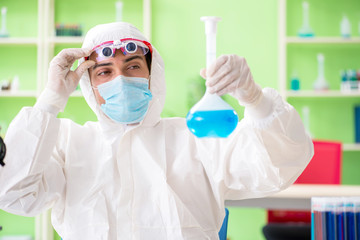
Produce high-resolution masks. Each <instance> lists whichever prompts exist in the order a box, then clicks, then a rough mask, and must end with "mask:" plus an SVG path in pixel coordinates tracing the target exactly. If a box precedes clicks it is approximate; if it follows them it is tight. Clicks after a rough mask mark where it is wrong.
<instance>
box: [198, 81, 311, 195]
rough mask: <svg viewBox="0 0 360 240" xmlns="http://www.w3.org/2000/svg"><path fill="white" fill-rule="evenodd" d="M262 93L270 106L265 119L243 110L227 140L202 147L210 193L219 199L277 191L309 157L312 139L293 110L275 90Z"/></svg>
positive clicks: (288, 181)
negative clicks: (216, 194)
mask: <svg viewBox="0 0 360 240" xmlns="http://www.w3.org/2000/svg"><path fill="white" fill-rule="evenodd" d="M263 93H264V98H265V99H266V101H271V103H272V104H270V105H269V106H271V111H269V114H268V115H267V116H265V117H261V118H259V117H258V116H254V115H251V114H249V111H247V110H246V109H245V117H244V119H243V120H241V121H240V122H239V125H238V127H237V129H236V130H235V131H234V132H233V133H232V134H231V136H230V137H229V138H228V139H226V140H224V141H222V140H220V141H217V142H207V143H206V144H204V145H203V147H204V149H203V151H202V152H203V153H205V154H203V156H205V157H206V159H203V161H204V162H206V164H209V165H211V167H210V169H211V170H210V175H211V176H210V178H211V179H212V180H213V182H214V184H215V188H216V189H213V190H214V191H217V192H218V193H219V194H220V196H221V198H222V199H223V200H236V199H237V200H240V199H247V198H257V197H264V196H266V195H270V194H272V193H276V192H278V191H281V190H283V189H285V188H287V187H288V186H289V185H291V184H292V183H293V182H294V181H295V180H296V178H297V177H298V176H299V175H300V174H301V173H302V171H303V170H304V169H305V167H306V166H307V164H308V163H309V161H310V160H311V158H312V156H313V143H312V140H311V138H310V137H309V135H308V134H307V133H306V130H305V128H304V126H303V123H302V121H301V119H300V116H299V115H298V113H297V112H296V110H295V109H294V108H293V107H292V106H291V105H290V104H288V103H286V102H285V101H283V99H282V98H281V96H280V95H279V94H278V92H277V91H276V90H274V89H269V88H267V89H264V90H263ZM219 142H220V143H219ZM209 144H210V146H209ZM209 149H212V151H209ZM208 152H211V154H209V153H208Z"/></svg>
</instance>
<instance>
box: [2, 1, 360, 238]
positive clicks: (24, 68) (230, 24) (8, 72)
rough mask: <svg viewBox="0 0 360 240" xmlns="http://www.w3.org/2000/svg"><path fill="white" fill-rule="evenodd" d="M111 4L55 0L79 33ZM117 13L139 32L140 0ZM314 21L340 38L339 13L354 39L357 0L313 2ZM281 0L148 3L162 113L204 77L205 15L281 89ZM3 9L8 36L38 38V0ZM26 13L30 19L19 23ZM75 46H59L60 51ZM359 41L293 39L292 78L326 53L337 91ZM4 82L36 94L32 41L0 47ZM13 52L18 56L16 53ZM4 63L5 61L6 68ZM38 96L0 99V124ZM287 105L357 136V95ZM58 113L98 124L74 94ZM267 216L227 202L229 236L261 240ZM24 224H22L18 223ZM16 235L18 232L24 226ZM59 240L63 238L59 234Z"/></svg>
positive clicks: (334, 134)
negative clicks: (160, 71)
mask: <svg viewBox="0 0 360 240" xmlns="http://www.w3.org/2000/svg"><path fill="white" fill-rule="evenodd" d="M114 2H115V0H110V1H102V2H101V9H100V8H99V3H98V2H96V1H85V0H82V1H71V0H61V1H55V7H56V10H55V22H62V23H80V24H82V26H83V28H84V30H85V31H87V30H88V29H89V28H91V27H92V26H94V25H96V24H99V23H105V22H110V21H113V20H114V19H115V11H114ZM123 2H124V13H123V19H124V20H125V21H128V22H131V23H133V24H134V25H135V26H137V27H138V28H140V29H141V30H142V28H143V26H142V14H141V13H142V1H141V0H123ZM301 2H302V1H301V0H291V1H290V0H289V1H288V7H287V12H288V18H287V23H288V27H287V34H288V35H289V36H295V35H296V33H297V30H298V29H299V28H300V26H301V23H302V15H301ZM309 2H310V24H311V26H312V28H313V29H314V31H315V34H316V35H317V36H338V35H339V23H340V20H341V16H342V14H343V13H346V14H347V15H348V16H349V19H350V21H351V23H352V24H353V27H352V29H353V31H352V33H353V35H354V36H358V35H359V33H358V31H357V27H356V26H357V23H358V22H359V20H360V2H359V1H358V0H344V1H341V2H339V1H336V0H309ZM277 4H278V1H277V0H257V1H245V0H222V1H218V0H217V1H215V0H206V1H205V0H197V1H193V0H171V1H169V0H152V39H151V40H152V43H153V45H154V46H155V48H156V49H158V51H159V52H160V54H161V55H162V57H163V59H164V62H165V74H166V83H167V97H166V104H165V108H164V111H163V113H162V116H163V117H172V116H180V117H185V116H186V114H187V112H188V110H189V109H190V108H191V106H192V105H193V104H194V103H195V102H196V101H197V100H198V99H199V98H200V97H201V95H202V93H203V91H204V88H203V84H204V80H202V79H201V77H200V76H199V71H200V69H201V68H203V67H205V34H204V23H203V22H201V21H200V17H201V16H205V15H215V16H220V17H222V21H221V22H219V24H218V35H217V53H218V55H221V54H232V53H234V54H238V55H241V56H244V57H245V58H246V59H247V61H248V64H249V66H250V68H251V70H252V73H253V76H254V79H255V81H256V82H257V83H259V84H260V85H261V86H262V87H273V88H278V75H279V73H278V54H277V53H278V28H277V19H278V10H277ZM1 6H8V30H9V32H10V34H11V36H14V37H35V36H36V34H37V15H36V11H37V1H36V0H31V1H23V0H2V1H1V2H0V7H1ZM24 19H26V21H24ZM79 46H80V45H79V44H77V45H69V44H61V45H56V46H55V53H58V52H59V51H60V50H61V49H62V48H67V47H79ZM359 50H360V46H359V45H358V44H357V45H355V44H354V45H351V46H349V45H342V46H339V45H326V46H323V45H316V44H313V45H306V46H304V45H293V44H291V45H289V47H288V69H287V72H288V78H289V77H290V75H291V73H292V72H293V71H296V72H297V73H298V75H299V77H300V81H301V88H302V89H311V88H312V83H313V81H314V80H315V78H316V76H317V65H316V54H317V53H319V52H321V53H324V56H325V64H326V65H325V74H326V78H327V79H328V81H329V83H330V87H331V89H339V81H340V80H339V76H338V75H339V71H340V69H344V68H355V69H359V68H360V65H359V64H358V63H359V62H360V61H359V60H360V59H359V58H360V54H359ZM0 53H1V55H2V56H6V58H4V57H3V58H1V59H2V60H1V59H0V80H2V79H4V78H12V77H13V76H14V75H15V74H18V75H19V76H20V81H21V89H22V90H33V89H35V85H34V83H35V82H36V47H34V46H23V47H20V46H10V47H8V46H5V47H4V46H0ZM16 56H21V58H17V57H16ZM5 66H6V67H5ZM225 98H226V99H227V101H229V103H230V104H231V105H233V106H234V107H235V109H236V111H237V112H238V113H239V115H240V117H242V116H243V108H242V107H240V106H238V105H237V102H236V101H235V100H233V99H232V98H231V97H228V96H225ZM34 102H35V99H34V98H0V109H1V115H0V125H1V126H2V127H3V128H4V129H3V130H2V131H1V132H0V134H2V135H4V134H5V131H6V128H7V126H8V124H9V122H10V121H11V119H13V118H14V116H15V115H16V113H17V112H18V111H19V109H20V108H21V106H23V105H27V106H31V105H33V104H34ZM289 102H290V103H291V104H293V105H294V106H295V107H296V109H297V110H298V111H299V113H300V115H302V114H301V109H302V108H303V107H304V106H309V108H310V122H311V123H310V130H311V132H312V134H313V136H314V137H316V138H324V139H334V140H341V141H344V142H353V141H354V130H353V125H354V122H353V119H354V117H353V107H354V106H355V105H357V104H360V100H359V99H358V98H344V99H338V98H330V99H308V98H304V99H294V98H290V99H289ZM59 117H66V118H71V119H73V120H74V121H76V122H78V123H84V122H85V121H86V120H87V119H89V120H96V117H95V115H94V114H93V113H92V112H91V110H90V109H89V107H88V106H87V105H86V103H85V101H84V100H83V99H82V98H81V97H72V98H71V99H70V100H69V104H68V105H67V107H66V109H65V112H64V113H61V114H60V115H59ZM359 154H360V153H359V152H345V153H344V155H343V156H344V160H343V178H342V179H343V183H344V184H360V175H359V174H358V173H357V172H358V171H357V169H359V168H360V161H359ZM265 222H266V211H265V210H263V209H251V208H250V209H244V208H230V221H229V230H228V236H229V237H230V239H231V240H241V239H244V240H245V239H246V240H249V239H250V240H252V239H254V240H258V239H263V237H262V234H261V227H262V226H263V225H264V224H265ZM0 225H3V226H4V230H3V231H2V232H0V237H1V236H3V235H5V234H15V233H18V234H24V233H28V234H30V235H34V227H33V226H34V220H33V218H23V217H18V216H13V215H9V214H7V213H5V212H0ZM18 225H21V226H22V227H21V229H20V228H19V227H17V226H18ZM20 231H21V232H20ZM56 238H57V239H59V237H58V236H57V237H56Z"/></svg>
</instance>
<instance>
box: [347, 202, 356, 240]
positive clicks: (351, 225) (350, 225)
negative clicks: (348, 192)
mask: <svg viewBox="0 0 360 240" xmlns="http://www.w3.org/2000/svg"><path fill="white" fill-rule="evenodd" d="M345 233H346V234H345V240H356V239H355V213H354V203H353V202H352V201H351V199H349V198H347V199H346V201H345Z"/></svg>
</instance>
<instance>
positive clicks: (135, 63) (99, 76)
mask: <svg viewBox="0 0 360 240" xmlns="http://www.w3.org/2000/svg"><path fill="white" fill-rule="evenodd" d="M96 57H97V53H96V52H93V53H92V54H91V55H90V60H93V61H95V62H96V64H95V65H94V66H93V67H91V68H89V76H90V81H91V85H92V86H93V87H95V88H94V93H95V97H96V100H97V102H98V103H99V104H100V105H101V104H103V103H105V100H104V99H103V98H102V97H101V96H100V94H99V91H98V89H97V88H96V87H97V86H99V85H100V84H102V83H106V82H108V81H111V80H113V79H114V78H115V77H117V76H119V75H123V76H125V77H142V78H147V79H149V75H150V72H149V69H148V66H147V64H146V59H145V56H144V55H142V54H129V55H127V56H125V55H124V54H123V53H122V52H121V51H120V50H119V49H118V50H116V52H115V56H114V57H110V58H108V59H105V60H102V61H100V62H97V61H96Z"/></svg>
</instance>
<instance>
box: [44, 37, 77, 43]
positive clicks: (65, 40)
mask: <svg viewBox="0 0 360 240" xmlns="http://www.w3.org/2000/svg"><path fill="white" fill-rule="evenodd" d="M83 40H84V37H51V38H50V39H49V41H50V42H51V43H55V44H62V43H68V44H77V43H79V44H81V43H82V42H83Z"/></svg>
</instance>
